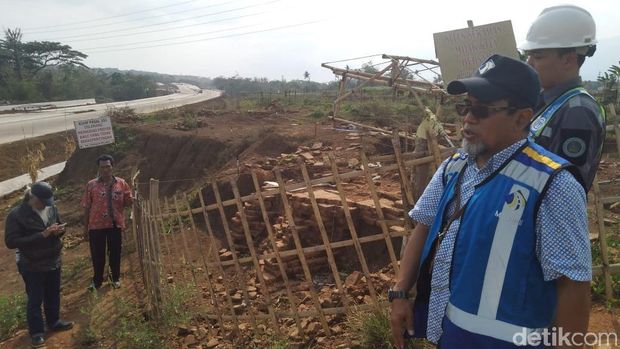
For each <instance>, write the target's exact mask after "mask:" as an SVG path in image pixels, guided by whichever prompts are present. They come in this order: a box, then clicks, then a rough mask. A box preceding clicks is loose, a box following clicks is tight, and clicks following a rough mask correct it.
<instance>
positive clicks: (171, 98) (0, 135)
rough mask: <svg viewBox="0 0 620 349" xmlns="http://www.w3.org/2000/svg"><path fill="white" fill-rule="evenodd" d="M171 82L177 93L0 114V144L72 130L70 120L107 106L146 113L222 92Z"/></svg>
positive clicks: (98, 112) (97, 113) (92, 114)
mask: <svg viewBox="0 0 620 349" xmlns="http://www.w3.org/2000/svg"><path fill="white" fill-rule="evenodd" d="M175 85H177V86H178V87H179V92H178V93H174V94H170V95H166V96H160V97H152V98H145V99H137V100H133V101H126V102H113V103H103V104H92V105H82V106H73V107H67V108H58V109H49V110H43V111H33V112H27V113H11V114H1V115H0V144H3V143H10V142H14V141H17V140H20V139H24V135H25V137H26V138H30V137H38V136H42V135H46V134H50V133H56V132H61V131H65V130H66V129H73V121H75V120H84V119H91V118H95V117H100V116H103V115H104V113H105V111H106V109H108V108H113V107H115V108H118V107H130V108H133V109H134V110H135V111H136V112H137V113H149V112H153V111H156V110H162V109H168V108H174V107H178V106H181V105H185V104H193V103H198V102H202V101H206V100H209V99H213V98H216V97H218V96H220V95H221V93H222V92H221V91H216V90H203V92H202V93H199V91H200V88H199V87H196V86H193V85H189V84H182V83H179V84H175Z"/></svg>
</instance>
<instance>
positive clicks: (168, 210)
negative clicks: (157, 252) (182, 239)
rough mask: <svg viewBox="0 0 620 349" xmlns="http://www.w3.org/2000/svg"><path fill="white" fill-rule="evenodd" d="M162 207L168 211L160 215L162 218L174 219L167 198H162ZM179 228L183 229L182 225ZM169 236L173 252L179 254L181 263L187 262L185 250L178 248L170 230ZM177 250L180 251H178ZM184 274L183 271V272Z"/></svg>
mask: <svg viewBox="0 0 620 349" xmlns="http://www.w3.org/2000/svg"><path fill="white" fill-rule="evenodd" d="M164 208H165V210H166V212H168V215H162V219H163V218H170V219H174V218H175V216H174V212H172V209H171V208H170V205H168V198H164ZM180 229H183V227H181V228H180ZM170 233H171V236H170V240H171V241H172V247H173V250H174V251H173V253H174V254H175V255H180V257H181V258H180V260H181V262H182V264H183V265H185V264H187V258H186V257H185V251H184V250H183V249H182V248H179V244H178V241H176V240H177V239H175V238H174V236H172V230H171V231H170ZM179 251H180V252H181V253H179ZM182 271H184V269H182ZM183 274H184V273H183Z"/></svg>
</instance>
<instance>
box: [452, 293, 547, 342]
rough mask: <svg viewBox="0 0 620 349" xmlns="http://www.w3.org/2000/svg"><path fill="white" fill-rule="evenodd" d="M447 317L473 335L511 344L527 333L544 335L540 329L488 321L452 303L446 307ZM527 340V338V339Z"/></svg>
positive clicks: (492, 320) (494, 320)
mask: <svg viewBox="0 0 620 349" xmlns="http://www.w3.org/2000/svg"><path fill="white" fill-rule="evenodd" d="M446 316H447V317H448V319H449V320H450V321H452V323H453V324H455V325H456V326H458V327H460V328H462V329H464V330H465V331H469V332H472V333H477V334H481V335H483V336H487V337H491V338H495V339H499V340H502V341H506V342H509V343H514V341H515V337H516V335H517V334H519V335H521V334H523V333H524V332H525V334H526V336H527V335H529V334H530V333H535V332H538V333H542V331H543V330H542V329H539V328H527V327H522V326H517V325H513V324H509V323H507V322H504V321H500V320H496V319H487V318H482V317H479V316H476V315H474V314H470V313H468V312H466V311H463V310H461V309H459V308H457V307H456V306H454V305H453V304H451V303H448V306H447V307H446ZM526 338H527V337H526Z"/></svg>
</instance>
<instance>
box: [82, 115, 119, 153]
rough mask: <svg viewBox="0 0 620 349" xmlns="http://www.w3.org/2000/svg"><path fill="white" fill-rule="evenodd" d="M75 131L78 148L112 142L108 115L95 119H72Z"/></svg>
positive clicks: (112, 137) (112, 135) (110, 123)
mask: <svg viewBox="0 0 620 349" xmlns="http://www.w3.org/2000/svg"><path fill="white" fill-rule="evenodd" d="M73 124H74V125H75V133H76V134H77V140H78V146H79V147H80V149H86V148H92V147H98V146H100V145H106V144H111V143H114V132H113V131H112V121H110V117H109V116H102V117H100V118H96V119H88V120H78V121H74V122H73Z"/></svg>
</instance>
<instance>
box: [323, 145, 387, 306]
mask: <svg viewBox="0 0 620 349" xmlns="http://www.w3.org/2000/svg"><path fill="white" fill-rule="evenodd" d="M328 156H329V162H330V163H331V165H332V173H333V174H334V178H335V179H336V188H337V190H338V194H340V201H341V202H342V210H343V211H344V217H345V219H346V221H347V225H348V227H349V232H350V233H351V237H352V239H353V243H354V245H353V246H354V247H355V252H356V253H357V258H358V259H359V262H360V264H361V266H362V271H363V273H364V275H365V276H366V284H367V285H368V291H369V293H370V297H371V298H372V300H373V302H374V303H377V302H378V301H377V292H376V291H375V286H374V285H373V283H372V280H371V278H370V271H369V270H368V264H367V263H366V257H365V256H364V250H362V245H361V244H360V242H359V238H358V236H357V230H356V229H355V224H353V218H351V211H350V210H349V203H348V202H347V198H346V197H345V195H344V188H343V187H342V181H341V180H340V176H339V175H338V165H337V164H336V159H335V158H334V155H333V154H331V153H330V154H329V155H328Z"/></svg>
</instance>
